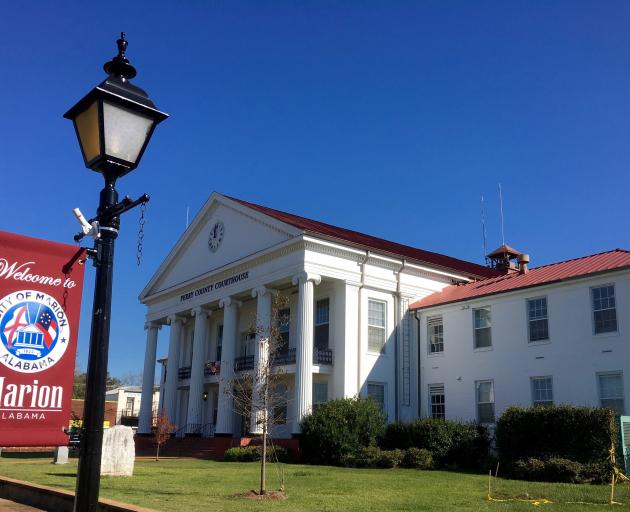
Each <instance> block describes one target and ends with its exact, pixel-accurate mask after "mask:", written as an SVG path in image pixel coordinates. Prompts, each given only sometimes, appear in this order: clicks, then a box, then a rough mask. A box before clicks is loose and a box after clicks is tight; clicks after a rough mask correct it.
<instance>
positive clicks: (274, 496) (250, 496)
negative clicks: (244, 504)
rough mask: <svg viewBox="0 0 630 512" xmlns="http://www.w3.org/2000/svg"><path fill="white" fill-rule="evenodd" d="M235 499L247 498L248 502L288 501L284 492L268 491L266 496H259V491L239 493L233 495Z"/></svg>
mask: <svg viewBox="0 0 630 512" xmlns="http://www.w3.org/2000/svg"><path fill="white" fill-rule="evenodd" d="M232 496H233V497H234V498H245V499H246V500H286V499H287V498H288V496H287V495H286V493H285V492H284V491H267V492H266V493H265V494H258V491H247V492H239V493H237V494H233V495H232Z"/></svg>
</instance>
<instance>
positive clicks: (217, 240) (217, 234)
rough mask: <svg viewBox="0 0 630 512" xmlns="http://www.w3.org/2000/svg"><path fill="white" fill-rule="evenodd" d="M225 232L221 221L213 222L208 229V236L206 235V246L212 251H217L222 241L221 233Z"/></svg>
mask: <svg viewBox="0 0 630 512" xmlns="http://www.w3.org/2000/svg"><path fill="white" fill-rule="evenodd" d="M224 233H225V226H224V225H223V222H221V221H219V222H215V223H214V226H212V228H211V229H210V236H209V237H208V247H209V248H210V250H211V251H212V252H217V249H218V248H219V246H220V245H221V242H222V241H223V234H224Z"/></svg>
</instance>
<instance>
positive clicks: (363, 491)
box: [0, 457, 630, 512]
mask: <svg viewBox="0 0 630 512" xmlns="http://www.w3.org/2000/svg"><path fill="white" fill-rule="evenodd" d="M50 460H51V459H41V458H40V459H29V458H25V459H20V458H5V457H2V458H0V474H1V475H5V476H9V477H11V478H17V479H20V480H28V481H31V482H37V483H40V484H44V485H49V486H53V487H60V488H64V489H70V490H74V485H75V473H76V460H71V462H70V463H69V464H67V465H64V466H55V465H53V464H51V463H50ZM258 468H259V466H258V465H257V464H256V463H247V464H245V463H228V462H213V461H201V460H189V459H186V460H174V459H168V460H167V459H163V460H160V461H159V462H154V461H150V460H142V461H136V467H135V474H134V476H133V477H131V478H121V477H119V478H114V477H103V478H102V480H101V496H103V497H107V498H112V499H115V500H119V501H124V502H127V503H135V504H138V505H143V506H146V507H150V508H155V509H157V510H161V511H165V512H166V511H174V512H195V511H208V510H210V511H213V512H215V511H216V512H219V511H247V510H261V511H262V510H266V511H267V510H272V511H273V510H291V511H295V510H299V511H310V510H312V511H316V512H323V511H334V512H346V511H360V512H368V511H378V512H382V511H402V510H409V511H411V510H414V511H415V510H427V511H429V510H430V511H442V510H443V511H453V510H475V511H476V510H497V511H503V510H510V511H511V510H533V509H536V508H544V509H546V510H550V511H552V510H553V511H556V510H567V511H568V510H571V511H578V510H591V511H592V510H593V509H602V508H607V507H606V504H607V500H608V493H609V490H610V488H609V487H608V486H591V485H568V484H543V483H531V482H520V481H514V480H503V479H501V478H499V479H498V480H497V482H496V484H495V486H494V487H495V491H496V493H495V494H496V496H497V497H499V496H500V495H509V496H523V497H524V496H526V495H529V496H530V497H532V498H547V499H549V500H551V501H552V502H553V503H552V504H550V505H540V506H533V505H532V504H530V503H526V502H518V501H510V502H488V501H486V500H485V496H486V489H487V483H488V477H487V476H486V477H484V476H482V475H472V474H466V473H454V472H445V471H417V470H411V469H347V468H335V467H328V466H304V465H283V468H284V471H285V482H286V491H287V494H288V495H289V499H287V500H285V501H271V502H269V501H266V502H252V501H247V500H243V499H241V498H233V497H230V496H231V495H232V494H235V493H238V492H243V491H246V490H249V489H255V488H256V483H257V477H258ZM276 468H277V467H276V466H271V465H270V466H269V473H270V477H269V482H270V485H269V489H275V488H277V487H278V485H279V480H278V477H277V469H276ZM616 498H617V501H621V502H623V503H624V506H623V507H615V509H617V510H625V509H627V510H630V485H623V486H620V487H619V488H618V491H617V496H616ZM567 502H590V503H597V504H600V505H599V506H598V505H593V504H569V503H567Z"/></svg>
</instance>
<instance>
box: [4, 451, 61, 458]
mask: <svg viewBox="0 0 630 512" xmlns="http://www.w3.org/2000/svg"><path fill="white" fill-rule="evenodd" d="M53 455H54V454H53V452H2V458H3V459H52V458H53Z"/></svg>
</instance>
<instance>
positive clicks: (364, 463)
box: [342, 446, 381, 468]
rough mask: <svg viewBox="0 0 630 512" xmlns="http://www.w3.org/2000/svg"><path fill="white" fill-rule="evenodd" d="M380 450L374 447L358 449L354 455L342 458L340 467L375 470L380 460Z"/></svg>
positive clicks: (349, 454) (350, 454)
mask: <svg viewBox="0 0 630 512" xmlns="http://www.w3.org/2000/svg"><path fill="white" fill-rule="evenodd" d="M380 455H381V450H379V449H378V448H377V447H376V446H368V447H366V448H359V449H358V450H357V451H356V452H354V453H348V454H346V455H344V456H343V459H342V465H343V466H346V467H349V468H375V467H377V464H378V461H379V459H380Z"/></svg>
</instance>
